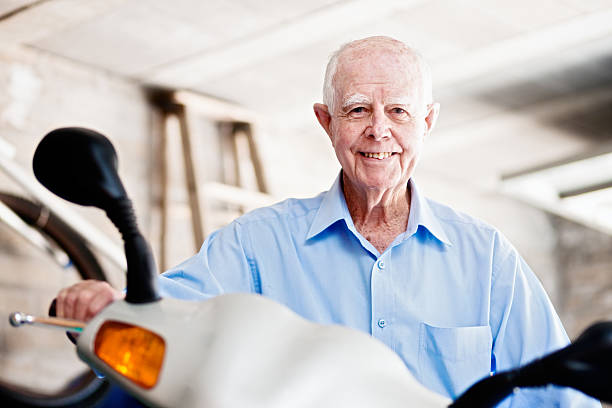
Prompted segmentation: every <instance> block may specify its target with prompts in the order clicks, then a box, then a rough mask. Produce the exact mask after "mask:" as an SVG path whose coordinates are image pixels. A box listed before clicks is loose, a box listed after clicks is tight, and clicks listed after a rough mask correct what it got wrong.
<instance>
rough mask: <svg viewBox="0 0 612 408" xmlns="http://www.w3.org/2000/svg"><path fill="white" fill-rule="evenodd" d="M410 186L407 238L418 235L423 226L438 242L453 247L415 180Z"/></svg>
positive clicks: (410, 182)
mask: <svg viewBox="0 0 612 408" xmlns="http://www.w3.org/2000/svg"><path fill="white" fill-rule="evenodd" d="M408 185H409V186H410V217H409V218H408V227H407V228H406V238H407V237H410V236H412V235H414V234H416V232H417V230H418V229H419V226H423V227H425V228H426V229H427V231H429V232H430V233H431V234H432V235H433V236H434V237H436V238H437V239H438V241H440V242H443V243H444V244H446V245H449V246H452V243H451V242H450V239H448V236H447V235H446V233H445V232H444V229H443V228H442V225H440V221H439V220H438V218H437V217H436V216H435V215H434V213H433V210H432V209H431V207H430V205H429V203H428V202H427V199H426V198H425V197H424V196H423V195H421V193H420V192H419V189H418V188H417V185H416V183H415V182H414V180H413V179H410V181H408Z"/></svg>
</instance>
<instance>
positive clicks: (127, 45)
mask: <svg viewBox="0 0 612 408" xmlns="http://www.w3.org/2000/svg"><path fill="white" fill-rule="evenodd" d="M2 16H3V17H2ZM611 22H612V0H535V1H534V0H529V1H528V0H402V1H394V0H389V1H385V2H379V1H371V0H343V1H338V0H310V1H306V2H305V1H297V0H271V1H265V2H263V1H257V0H234V1H232V2H212V1H201V0H173V1H171V2H168V1H166V0H88V1H79V0H42V1H41V0H39V1H28V0H4V1H3V2H2V3H1V4H0V46H3V47H30V48H34V49H37V50H40V51H43V52H48V53H51V54H55V55H57V56H60V57H63V58H67V59H70V60H73V61H76V62H78V63H81V64H85V65H88V66H92V67H95V68H96V69H103V70H106V71H110V72H112V73H115V74H117V75H121V76H125V77H128V78H132V79H134V80H135V81H137V82H139V83H142V84H145V85H155V86H164V87H170V88H177V89H188V90H193V91H196V92H200V93H205V94H208V95H213V96H216V97H219V98H223V99H226V100H229V101H233V102H235V103H237V104H240V105H243V106H245V107H246V108H249V109H251V110H253V111H256V112H258V113H260V114H261V115H262V116H264V117H267V118H269V120H270V121H273V122H274V123H275V126H276V127H277V128H279V129H284V131H286V132H299V133H302V134H308V133H309V132H310V133H314V132H317V133H320V130H318V129H316V125H315V124H314V121H313V120H312V117H311V106H312V103H313V102H315V101H319V100H320V99H321V96H320V95H321V83H322V76H323V72H324V66H325V63H326V60H327V58H328V56H329V54H330V53H331V52H332V51H333V50H335V49H336V48H338V46H339V45H340V44H342V43H344V42H346V41H349V40H351V39H355V38H359V37H363V36H368V35H390V36H393V37H396V38H398V39H401V40H404V41H406V42H407V43H409V44H411V45H413V46H414V47H416V48H417V49H419V50H421V52H422V53H423V54H424V56H425V57H426V59H427V60H429V62H430V63H431V65H432V70H433V74H434V93H435V95H436V99H438V100H439V101H440V102H441V103H442V114H441V117H440V121H439V123H438V128H437V130H436V131H435V134H434V137H432V139H431V140H430V142H429V146H428V148H427V150H426V153H425V157H424V159H423V161H422V165H421V170H420V171H421V172H422V173H423V174H428V175H429V176H431V177H434V178H435V177H442V178H446V179H449V180H455V181H457V182H460V183H465V184H466V185H470V186H472V187H474V188H479V189H485V190H495V191H498V190H499V189H500V188H502V187H503V184H500V180H501V179H502V176H503V175H509V174H510V175H511V174H517V172H521V171H523V170H525V169H529V168H534V167H537V166H539V167H542V166H543V165H545V164H546V163H553V162H558V161H559V160H562V159H566V158H568V157H571V156H574V155H577V154H582V155H583V156H584V154H585V152H586V155H589V152H592V154H593V155H594V154H600V153H605V152H607V151H610V150H612V149H610V148H608V146H609V144H608V141H610V139H612V23H611ZM544 167H546V166H544ZM576 171H579V170H576ZM591 171H593V170H591ZM523 173H525V172H522V173H521V177H524V176H525V174H523ZM527 173H528V174H531V173H530V172H527ZM506 178H507V179H511V177H506ZM596 178H597V180H596V181H598V182H599V181H601V180H602V179H607V180H612V174H607V173H606V174H599V175H598V176H597V177H596ZM564 179H567V185H563V182H559V181H558V180H557V179H555V180H557V181H555V183H556V184H555V186H556V187H555V188H557V189H559V190H562V189H567V188H574V187H575V184H576V182H575V181H572V180H571V177H569V178H564ZM510 190H512V189H510ZM536 190H537V189H536ZM536 194H537V193H536ZM597 195H598V196H599V198H598V200H600V201H601V200H602V199H603V200H604V205H605V206H607V208H610V203H612V198H611V197H610V195H609V194H605V192H604V194H602V192H601V191H600V192H598V194H597ZM602 197H603V198H602ZM522 198H523V199H526V200H527V201H530V200H531V201H532V202H534V203H538V205H542V201H541V197H539V198H538V197H535V198H533V197H531V198H530V197H525V196H524V194H523V195H522ZM581 199H582V198H581ZM543 206H544V207H545V208H547V209H549V210H551V211H556V212H559V213H561V214H563V215H567V216H571V217H575V218H576V217H577V219H580V220H581V221H583V222H586V223H591V221H589V220H588V219H586V218H584V217H583V218H581V217H582V216H581V215H579V214H578V215H576V212H575V211H576V210H568V209H566V208H564V207H563V206H564V204H563V202H562V200H560V199H559V198H558V197H557V198H556V199H554V200H553V201H552V202H547V204H546V205H543ZM573 207H576V206H573ZM606 217H607V218H608V219H612V212H609V213H607V215H606ZM606 217H604V218H606ZM587 218H588V217H587ZM600 218H601V217H600ZM592 224H593V225H595V226H598V227H601V226H602V223H601V222H600V221H593V222H592ZM601 229H603V230H607V231H612V223H611V224H610V225H609V226H605V227H602V228H601Z"/></svg>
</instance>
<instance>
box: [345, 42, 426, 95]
mask: <svg viewBox="0 0 612 408" xmlns="http://www.w3.org/2000/svg"><path fill="white" fill-rule="evenodd" d="M333 82H334V88H335V90H336V93H337V96H339V97H340V99H344V96H346V95H348V94H352V93H354V92H355V91H356V90H355V87H358V86H362V85H367V84H379V85H382V86H385V87H386V88H388V91H389V93H391V94H394V95H395V96H397V97H400V96H405V95H413V96H418V97H423V96H424V87H425V86H427V84H426V82H427V78H426V75H425V70H424V67H423V65H422V62H421V60H420V58H419V57H418V56H416V55H415V54H413V53H410V52H408V51H404V50H401V51H398V50H393V49H388V48H386V47H373V46H371V47H363V48H357V49H348V50H346V51H345V52H344V53H343V54H342V55H340V57H339V59H338V68H337V71H336V75H335V76H334V78H333Z"/></svg>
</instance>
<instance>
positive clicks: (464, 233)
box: [161, 177, 600, 407]
mask: <svg viewBox="0 0 612 408" xmlns="http://www.w3.org/2000/svg"><path fill="white" fill-rule="evenodd" d="M410 188H411V205H410V215H409V220H408V227H407V229H406V231H405V232H404V233H402V234H400V235H399V236H398V237H397V238H396V239H395V240H394V241H393V243H392V244H391V245H389V247H388V248H387V249H386V250H385V252H384V253H382V254H381V253H379V252H378V251H377V250H376V248H374V247H373V246H372V244H370V242H368V241H367V240H366V239H365V238H364V237H363V236H362V235H361V234H360V233H359V232H358V231H357V229H356V228H355V225H354V224H353V221H352V218H351V216H350V214H349V211H348V208H347V205H346V201H345V199H344V194H343V193H342V185H341V177H338V178H337V179H336V181H335V183H334V184H333V186H332V188H331V189H330V190H329V191H327V192H324V193H321V194H320V195H318V196H317V197H314V198H310V199H289V200H286V201H283V202H281V203H278V204H276V205H273V206H271V207H266V208H261V209H258V210H255V211H253V212H251V213H249V214H246V215H244V216H242V217H240V218H238V219H237V220H235V221H234V222H232V223H231V224H230V225H228V226H226V227H224V228H222V229H220V230H218V231H216V232H214V233H212V234H211V235H210V236H209V237H208V238H207V239H206V241H205V242H204V244H203V245H202V248H201V250H200V251H199V253H198V254H197V255H195V256H193V257H192V258H190V259H188V260H187V261H185V262H183V263H182V264H180V265H179V266H177V267H176V268H174V269H171V270H169V271H168V272H166V273H165V274H164V278H162V279H161V287H162V292H163V294H164V295H165V296H172V297H178V298H186V299H206V298H208V297H210V296H214V295H217V294H221V293H226V292H253V293H259V294H262V295H264V296H266V297H269V298H271V299H273V300H275V301H277V302H280V303H282V304H284V305H286V306H288V307H289V308H291V309H292V310H294V311H295V312H296V313H298V314H300V315H302V316H303V317H305V318H306V319H310V320H312V321H315V322H319V323H324V324H326V323H330V324H341V325H345V326H349V327H353V328H355V329H358V330H361V331H363V332H366V333H369V334H371V335H372V336H374V337H376V338H377V339H379V340H380V341H382V342H383V343H385V344H386V345H387V346H389V347H390V348H391V349H393V350H394V351H395V352H396V353H397V354H399V355H400V356H401V358H402V359H403V360H404V362H405V363H406V366H407V367H408V369H409V370H410V371H411V372H412V373H413V374H414V375H415V377H416V378H417V379H418V380H419V381H421V382H422V383H423V384H424V385H425V386H427V387H428V388H430V389H432V390H434V391H436V392H438V393H440V394H443V395H446V396H449V397H451V398H455V397H457V396H458V395H459V394H460V393H461V392H463V391H464V390H465V389H466V388H467V387H469V386H470V385H471V384H472V383H474V382H475V381H477V380H478V379H480V378H482V377H485V376H488V375H489V374H490V373H491V372H495V371H498V370H505V369H509V368H512V367H515V366H517V365H520V364H523V363H526V362H528V361H531V360H532V359H534V358H535V357H538V356H541V355H542V354H544V353H546V352H548V351H551V350H554V349H557V348H560V347H562V346H564V345H566V344H567V343H568V338H567V336H566V334H565V331H564V329H563V327H562V325H561V322H560V321H559V318H558V316H557V314H556V313H555V311H554V309H553V306H552V304H551V303H550V301H549V299H548V297H547V296H546V294H545V292H544V290H543V288H542V286H541V284H540V283H539V281H538V280H537V278H536V277H535V275H534V274H533V273H532V271H531V270H530V269H529V267H528V266H527V264H526V263H525V262H524V261H523V259H522V258H521V257H520V256H519V255H518V253H517V251H516V250H515V249H514V248H513V247H512V245H511V244H510V243H509V242H508V241H507V240H506V239H505V238H504V237H503V236H502V235H501V234H500V233H499V232H498V231H497V230H495V229H494V228H492V227H491V226H489V225H487V224H485V223H483V222H481V221H478V220H476V219H474V218H471V217H469V216H467V215H464V214H461V213H458V212H456V211H454V210H452V209H451V208H449V207H447V206H444V205H441V204H439V203H436V202H434V201H432V200H429V199H426V198H424V197H423V196H421V194H420V193H419V191H418V189H417V187H416V185H415V183H414V182H413V181H411V182H410ZM544 391H545V392H543V391H542V390H540V391H533V390H529V391H521V392H519V393H516V394H514V396H513V397H512V398H510V399H507V400H506V401H505V403H504V406H512V407H517V406H521V407H543V406H546V407H552V406H563V407H566V406H580V407H585V406H586V407H590V406H600V405H599V404H598V403H597V402H594V401H591V400H587V399H586V398H584V397H583V396H582V395H581V394H579V393H577V392H575V391H570V390H567V389H559V388H554V389H547V390H544ZM570 400H574V405H571V404H570Z"/></svg>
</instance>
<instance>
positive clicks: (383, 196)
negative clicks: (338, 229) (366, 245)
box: [342, 175, 411, 253]
mask: <svg viewBox="0 0 612 408" xmlns="http://www.w3.org/2000/svg"><path fill="white" fill-rule="evenodd" d="M342 181H343V183H342V190H343V192H344V197H345V199H346V204H347V207H348V210H349V213H350V214H351V218H352V219H353V223H354V224H355V228H357V231H359V233H360V234H361V235H362V236H363V237H364V238H365V239H367V240H368V241H369V242H370V243H371V244H372V245H373V246H374V247H375V248H376V249H377V250H378V251H379V252H380V253H383V252H384V251H385V250H386V249H387V247H388V246H389V245H390V244H391V243H392V242H393V240H394V239H395V238H396V237H397V236H398V235H399V234H401V233H403V232H404V231H406V228H407V226H408V218H409V215H410V199H411V197H410V189H409V188H408V186H407V185H404V186H401V187H400V188H397V189H395V190H365V191H361V190H358V189H356V188H355V187H354V186H353V185H352V184H351V183H350V181H349V180H347V179H346V177H345V176H344V175H343V178H342Z"/></svg>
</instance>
